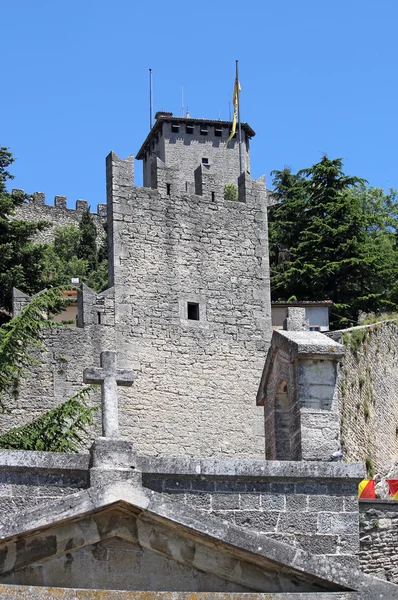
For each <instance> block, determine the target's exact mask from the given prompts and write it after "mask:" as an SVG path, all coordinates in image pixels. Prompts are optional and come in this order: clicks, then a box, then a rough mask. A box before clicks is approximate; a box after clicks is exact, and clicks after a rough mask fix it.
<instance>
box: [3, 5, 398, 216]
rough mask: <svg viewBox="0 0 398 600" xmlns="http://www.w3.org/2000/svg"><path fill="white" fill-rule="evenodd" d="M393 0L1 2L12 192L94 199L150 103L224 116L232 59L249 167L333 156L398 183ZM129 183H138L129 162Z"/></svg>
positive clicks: (132, 141) (139, 133) (356, 171)
mask: <svg viewBox="0 0 398 600" xmlns="http://www.w3.org/2000/svg"><path fill="white" fill-rule="evenodd" d="M397 22H398V2H397V1H396V0H379V1H378V2H375V1H374V0H333V1H331V0H330V1H328V2H326V1H321V0H284V1H283V0H272V1H271V0H249V1H246V2H243V1H240V2H237V1H236V0H229V1H226V0H213V2H200V1H198V0H195V2H193V1H192V0H183V1H180V0H169V1H168V2H167V1H164V0H163V1H160V0H151V1H150V2H149V1H143V2H139V1H137V0H114V2H109V1H105V0H35V1H32V0H14V1H13V2H3V3H2V7H1V25H0V32H1V40H2V49H3V57H4V56H5V57H6V59H4V58H3V63H2V81H1V83H2V85H1V88H2V91H1V94H0V145H2V146H8V147H10V149H11V150H12V151H13V153H14V154H15V156H16V157H17V159H18V160H17V162H16V163H14V165H13V172H14V174H15V175H16V178H15V180H14V182H13V183H12V187H20V188H24V189H25V191H27V192H33V191H44V192H46V194H47V202H50V203H52V201H53V197H54V195H56V194H58V195H66V196H68V204H69V205H70V206H72V205H74V201H75V200H76V199H78V198H82V199H86V200H88V201H89V202H90V204H91V206H92V208H94V207H95V206H96V204H97V203H98V202H104V200H105V168H104V162H105V156H106V155H107V154H108V152H109V151H110V150H114V151H115V152H116V153H117V154H119V155H120V156H122V157H126V156H127V155H128V154H131V153H134V154H136V153H137V151H138V149H139V147H140V145H141V143H142V141H143V140H144V138H145V136H146V134H147V132H148V121H149V117H148V113H149V108H148V68H149V67H151V68H152V69H153V81H154V110H158V109H164V110H170V111H172V112H174V114H180V113H181V87H182V86H183V87H184V92H185V106H186V107H189V111H190V114H191V116H193V117H204V118H213V119H214V118H218V117H219V115H220V116H221V118H222V119H228V113H229V111H228V103H229V100H230V97H231V95H232V89H233V81H234V70H235V59H236V58H238V59H239V61H240V62H239V65H240V80H241V85H242V93H241V112H242V120H243V121H247V122H249V123H250V125H251V126H252V127H253V129H254V130H255V131H256V133H257V135H256V137H255V138H254V140H253V143H252V145H251V152H252V175H253V176H255V177H259V176H260V175H261V174H263V173H265V174H266V175H267V180H268V184H269V185H270V184H271V179H270V177H269V173H270V171H271V170H273V169H281V168H283V166H284V165H289V166H290V167H292V168H293V169H294V170H297V169H300V168H303V167H307V166H310V165H312V164H313V163H314V162H317V161H318V160H319V159H320V158H321V156H322V154H323V153H327V154H328V155H329V156H330V157H332V158H334V157H343V159H344V162H345V170H346V172H347V173H349V174H353V175H357V176H360V177H364V178H366V179H368V180H369V182H370V183H371V184H372V185H376V186H380V187H384V188H389V187H398V173H397V162H398V161H397V152H396V144H397V139H398V122H397V109H398V101H397V97H398V85H397V63H398V61H397V58H398V56H397V54H398V52H397V41H396V36H397ZM136 174H137V176H136V183H137V184H138V185H140V184H141V182H142V177H141V163H140V162H139V161H137V162H136Z"/></svg>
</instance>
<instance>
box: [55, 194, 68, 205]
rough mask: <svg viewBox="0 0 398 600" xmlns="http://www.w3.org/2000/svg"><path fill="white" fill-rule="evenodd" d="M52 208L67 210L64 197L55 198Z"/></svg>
mask: <svg viewBox="0 0 398 600" xmlns="http://www.w3.org/2000/svg"><path fill="white" fill-rule="evenodd" d="M54 206H55V207H56V208H67V202H66V196H55V197H54Z"/></svg>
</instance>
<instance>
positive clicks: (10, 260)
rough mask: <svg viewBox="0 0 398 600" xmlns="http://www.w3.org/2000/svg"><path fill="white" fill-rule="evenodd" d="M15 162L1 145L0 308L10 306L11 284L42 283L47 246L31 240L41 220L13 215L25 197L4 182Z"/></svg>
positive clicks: (29, 286) (34, 287)
mask: <svg viewBox="0 0 398 600" xmlns="http://www.w3.org/2000/svg"><path fill="white" fill-rule="evenodd" d="M13 162H14V158H13V156H12V154H11V152H10V151H9V150H8V149H7V148H4V147H2V148H0V308H3V309H6V310H8V311H10V310H11V306H12V288H13V287H18V288H19V289H20V290H22V291H24V292H26V293H27V294H33V293H36V292H38V291H39V290H40V289H41V288H42V287H43V282H42V281H41V274H42V272H43V268H44V254H45V249H46V246H45V245H44V244H37V243H35V242H34V241H33V239H34V236H35V234H36V233H37V232H38V231H42V230H43V229H44V228H45V227H46V226H47V223H46V222H44V221H38V222H27V221H20V220H19V219H16V218H15V216H14V215H15V209H16V208H17V206H19V205H20V204H22V203H23V202H25V201H26V196H25V195H24V194H21V195H19V196H13V195H11V194H10V193H8V192H7V189H6V183H7V181H8V180H10V179H13V176H12V175H11V174H10V173H9V171H8V170H7V169H8V167H9V166H10V165H11V164H12V163H13Z"/></svg>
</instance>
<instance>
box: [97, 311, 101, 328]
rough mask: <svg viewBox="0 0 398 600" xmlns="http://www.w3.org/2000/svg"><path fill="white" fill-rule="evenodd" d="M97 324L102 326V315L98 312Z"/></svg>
mask: <svg viewBox="0 0 398 600" xmlns="http://www.w3.org/2000/svg"><path fill="white" fill-rule="evenodd" d="M97 323H98V325H101V313H100V312H97Z"/></svg>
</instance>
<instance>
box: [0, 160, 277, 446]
mask: <svg viewBox="0 0 398 600" xmlns="http://www.w3.org/2000/svg"><path fill="white" fill-rule="evenodd" d="M132 160H133V159H132V157H129V158H128V159H126V160H125V161H123V160H121V159H119V157H117V156H116V155H115V154H113V153H112V154H111V155H110V156H109V157H108V160H107V182H108V232H109V284H110V286H111V288H110V289H109V290H107V291H105V292H103V293H102V294H95V292H93V291H92V290H90V289H89V288H87V286H83V287H82V290H81V291H80V293H79V296H78V312H79V316H78V322H77V327H76V328H65V329H60V330H54V331H53V332H51V334H50V335H48V336H47V338H46V350H45V351H44V352H43V353H42V356H41V359H42V360H41V362H42V363H43V365H42V367H39V366H37V368H35V369H33V371H32V373H30V375H29V376H28V377H27V378H26V379H24V380H23V381H22V382H21V386H20V390H19V394H18V395H17V398H16V400H15V405H14V406H13V407H11V408H12V409H13V410H12V413H11V415H1V416H0V431H6V430H7V429H9V428H10V427H12V426H17V425H22V424H24V423H26V422H28V421H29V420H30V419H31V418H34V417H36V416H38V415H39V414H41V413H42V412H43V411H45V410H49V409H51V408H52V407H53V406H56V405H57V404H59V403H60V402H62V401H64V400H66V399H67V398H68V397H70V396H71V395H72V394H73V393H75V392H76V391H77V390H78V389H80V387H81V386H82V373H83V370H84V368H86V367H89V366H93V365H97V364H98V361H99V354H100V352H101V351H102V350H104V349H105V348H106V349H111V350H112V349H116V350H117V352H118V361H119V364H120V367H122V368H129V369H132V370H133V371H134V372H135V376H136V380H135V382H134V386H133V389H132V390H129V391H127V392H126V390H121V391H120V392H119V407H120V409H119V410H120V430H121V434H122V436H123V437H125V438H128V439H132V440H134V443H135V445H136V447H137V450H138V451H139V452H141V453H142V454H147V455H162V456H169V455H176V454H177V455H185V456H195V455H196V456H197V455H199V456H207V457H214V456H225V457H233V456H240V457H248V458H250V457H251V458H262V457H263V456H264V426H263V415H262V409H261V408H260V407H257V406H256V404H255V397H256V391H257V385H258V381H259V379H260V376H261V371H262V368H263V365H264V360H265V356H266V352H267V349H268V346H269V341H270V335H271V311H270V295H269V270H268V246H267V243H268V242H267V206H266V203H267V198H266V190H265V182H264V180H263V179H260V180H258V181H254V180H252V179H251V178H250V177H249V176H247V175H242V176H241V178H240V179H239V181H236V184H237V187H239V200H238V201H227V200H224V198H223V196H222V195H221V194H217V195H216V196H215V197H213V194H212V190H213V189H218V188H217V185H219V180H218V179H217V176H216V174H213V176H212V177H211V178H210V179H209V178H208V173H207V170H203V172H202V170H201V169H199V173H198V174H197V181H198V191H200V193H199V194H191V195H186V194H179V193H174V191H173V190H172V192H171V194H168V193H167V186H166V185H165V179H164V177H163V174H162V173H159V175H158V178H157V179H158V189H156V190H152V189H148V188H139V187H134V186H133V164H132ZM165 168H166V169H167V167H165ZM199 184H200V185H199ZM213 185H214V186H216V188H213V187H212V186H213ZM25 300H26V299H25ZM25 300H24V299H23V298H22V299H19V300H18V296H17V295H16V297H15V307H18V310H20V308H21V306H22V305H23V303H24V302H25ZM192 311H193V312H192ZM195 311H196V312H195ZM96 399H98V396H96Z"/></svg>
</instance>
